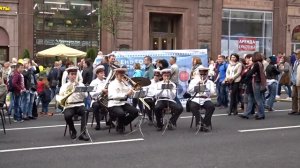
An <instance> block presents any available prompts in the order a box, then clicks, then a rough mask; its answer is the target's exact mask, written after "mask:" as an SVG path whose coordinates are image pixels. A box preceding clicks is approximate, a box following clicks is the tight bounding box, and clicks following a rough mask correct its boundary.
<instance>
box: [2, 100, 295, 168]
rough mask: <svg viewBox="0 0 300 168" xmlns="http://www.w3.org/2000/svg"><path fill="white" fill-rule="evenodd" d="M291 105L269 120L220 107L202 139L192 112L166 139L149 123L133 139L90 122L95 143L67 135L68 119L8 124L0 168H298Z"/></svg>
mask: <svg viewBox="0 0 300 168" xmlns="http://www.w3.org/2000/svg"><path fill="white" fill-rule="evenodd" d="M290 106H291V102H278V103H276V104H275V107H274V109H276V111H275V112H271V113H267V114H266V120H263V121H256V120H254V119H249V120H245V119H240V118H239V117H237V116H227V115H226V114H225V113H226V111H225V110H220V109H218V108H217V110H216V111H215V115H214V117H213V119H212V122H213V130H212V132H210V133H203V132H200V133H199V134H198V135H195V128H193V129H191V128H189V125H190V122H191V113H186V112H184V113H183V114H182V115H181V118H180V119H179V120H178V128H177V129H176V130H173V131H169V130H167V131H166V133H165V134H164V135H163V136H162V135H161V132H157V131H156V129H155V128H154V127H153V126H148V124H147V123H145V124H143V125H142V130H143V133H144V137H142V136H141V134H140V133H139V132H138V131H137V132H134V133H133V134H130V135H127V136H126V135H121V134H118V133H116V132H115V130H112V132H111V133H108V130H107V129H106V130H101V131H95V130H94V129H93V128H91V127H90V124H89V125H88V126H89V127H88V129H89V132H90V134H91V137H92V139H93V140H94V143H90V142H83V141H77V142H72V140H71V139H70V138H69V135H68V134H67V136H66V137H64V136H63V133H64V128H65V121H64V119H63V116H62V115H55V116H53V117H41V118H39V119H38V120H35V121H25V122H24V123H12V124H11V125H9V124H6V126H7V134H6V135H4V134H3V131H2V130H1V133H0V167H1V168H10V167H12V168H19V167H20V168H29V167H30V168H41V167H43V168H50V167H64V168H74V167H86V168H92V167H101V168H116V167H122V168H148V167H153V168H169V167H176V168H206V167H207V168H229V167H230V168H241V167H243V168H253V167H257V168H262V167H264V168H266V167H272V168H277V167H280V168H283V167H284V168H293V167H295V168H298V167H299V166H300V160H299V153H300V148H299V142H300V136H299V133H300V116H290V115H287V113H288V112H289V111H290V110H289V109H290ZM89 121H91V119H89ZM77 124H79V122H77ZM280 127H281V128H280ZM77 130H79V125H77ZM126 131H127V132H129V128H126Z"/></svg>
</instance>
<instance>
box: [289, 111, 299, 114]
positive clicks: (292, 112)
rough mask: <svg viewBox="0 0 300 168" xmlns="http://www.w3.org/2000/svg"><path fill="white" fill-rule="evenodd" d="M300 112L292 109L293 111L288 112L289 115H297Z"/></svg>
mask: <svg viewBox="0 0 300 168" xmlns="http://www.w3.org/2000/svg"><path fill="white" fill-rule="evenodd" d="M297 113H298V112H297V111H291V112H289V113H288V114H289V115H296V114H297Z"/></svg>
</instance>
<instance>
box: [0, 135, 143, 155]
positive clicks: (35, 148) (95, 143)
mask: <svg viewBox="0 0 300 168" xmlns="http://www.w3.org/2000/svg"><path fill="white" fill-rule="evenodd" d="M143 140H144V139H143V138H137V139H124V140H115V141H102V142H93V143H80V144H69V145H54V146H40V147H30V148H16V149H4V150H0V153H7V152H19V151H30V150H40V149H55V148H66V147H74V146H90V145H100V144H113V143H123V142H135V141H143Z"/></svg>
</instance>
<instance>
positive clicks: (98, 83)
mask: <svg viewBox="0 0 300 168" xmlns="http://www.w3.org/2000/svg"><path fill="white" fill-rule="evenodd" d="M104 71H105V68H104V66H103V65H99V66H97V67H96V68H95V70H94V72H95V74H96V75H97V78H96V79H94V80H93V81H92V82H91V84H90V86H94V92H91V96H92V103H91V104H92V107H93V112H94V115H95V119H96V123H97V125H96V127H95V130H100V118H101V117H100V114H102V115H106V111H103V110H105V109H103V108H102V109H101V105H100V103H99V102H98V100H97V98H98V96H99V95H100V94H102V93H105V94H107V89H105V83H106V82H105V79H104V76H105V74H104ZM101 110H102V111H101Z"/></svg>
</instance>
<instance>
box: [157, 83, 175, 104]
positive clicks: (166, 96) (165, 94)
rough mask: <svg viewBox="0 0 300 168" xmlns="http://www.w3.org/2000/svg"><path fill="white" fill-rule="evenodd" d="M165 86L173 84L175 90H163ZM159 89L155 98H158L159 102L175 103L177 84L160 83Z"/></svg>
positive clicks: (158, 84)
mask: <svg viewBox="0 0 300 168" xmlns="http://www.w3.org/2000/svg"><path fill="white" fill-rule="evenodd" d="M163 84H171V85H173V89H162V85H163ZM156 87H157V89H156V92H155V96H156V97H157V101H160V100H168V101H172V102H175V100H174V99H175V97H176V85H175V83H173V82H171V81H169V83H168V82H164V81H160V82H157V86H156Z"/></svg>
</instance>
